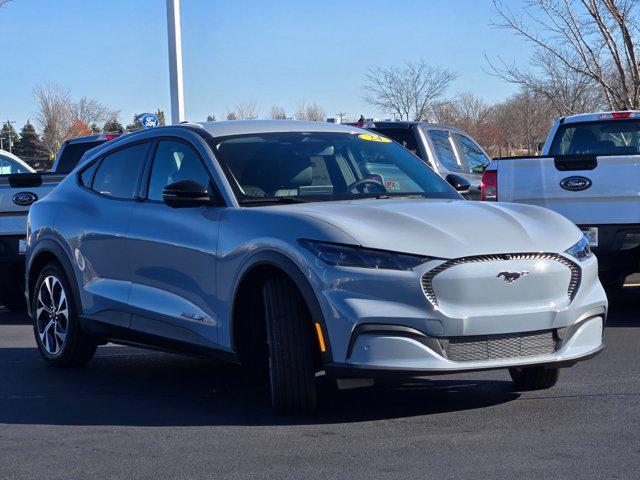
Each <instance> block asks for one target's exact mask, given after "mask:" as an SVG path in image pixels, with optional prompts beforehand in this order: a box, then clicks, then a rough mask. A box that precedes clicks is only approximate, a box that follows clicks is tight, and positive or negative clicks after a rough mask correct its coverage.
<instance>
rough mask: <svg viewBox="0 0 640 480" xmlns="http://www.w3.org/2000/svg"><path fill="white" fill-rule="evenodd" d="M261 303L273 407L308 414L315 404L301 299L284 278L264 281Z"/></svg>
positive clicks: (310, 345)
mask: <svg viewBox="0 0 640 480" xmlns="http://www.w3.org/2000/svg"><path fill="white" fill-rule="evenodd" d="M264 302H265V312H266V323H267V339H268V343H269V379H270V384H271V403H272V404H273V407H274V408H275V409H276V410H278V411H281V412H286V413H304V412H311V411H313V410H314V409H315V408H316V405H317V402H318V390H317V385H316V378H315V368H314V351H313V343H312V335H311V321H310V318H309V313H308V311H307V308H306V305H305V303H304V300H303V299H302V296H301V295H300V293H299V291H298V289H297V288H296V287H295V285H293V283H292V282H291V281H290V280H288V279H287V278H285V277H276V278H272V279H269V280H267V282H266V283H265V285H264Z"/></svg>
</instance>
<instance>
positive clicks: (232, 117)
mask: <svg viewBox="0 0 640 480" xmlns="http://www.w3.org/2000/svg"><path fill="white" fill-rule="evenodd" d="M227 120H238V116H237V115H236V112H233V111H232V112H227Z"/></svg>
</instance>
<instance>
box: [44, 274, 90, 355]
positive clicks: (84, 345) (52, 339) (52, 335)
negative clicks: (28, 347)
mask: <svg viewBox="0 0 640 480" xmlns="http://www.w3.org/2000/svg"><path fill="white" fill-rule="evenodd" d="M31 309H32V312H33V331H34V334H35V337H36V343H37V344H38V349H39V350H40V354H41V355H42V357H43V358H44V359H45V360H46V361H47V363H49V364H50V365H54V366H58V367H79V366H82V365H85V364H86V363H87V362H89V361H90V360H91V359H92V358H93V355H94V354H95V352H96V348H97V342H96V341H95V340H94V339H93V338H91V337H90V336H88V335H87V334H85V333H84V332H83V331H82V329H81V328H80V322H79V321H78V315H77V313H76V304H75V299H74V298H73V291H72V290H71V287H70V285H69V281H68V280H67V278H66V276H65V274H64V273H63V272H62V270H61V269H60V268H59V267H58V266H57V265H55V264H49V265H47V266H46V267H45V268H44V269H43V270H42V271H41V272H40V275H39V276H38V281H37V282H36V286H35V288H34V290H33V295H32V299H31Z"/></svg>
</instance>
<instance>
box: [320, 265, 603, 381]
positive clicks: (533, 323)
mask: <svg viewBox="0 0 640 480" xmlns="http://www.w3.org/2000/svg"><path fill="white" fill-rule="evenodd" d="M556 257H557V255H556ZM565 258H567V260H571V259H570V258H569V257H565ZM471 260H473V261H469V262H462V263H461V264H460V265H457V266H452V267H450V268H448V269H446V270H444V271H443V273H441V274H440V273H439V274H438V275H437V276H435V277H434V278H435V279H434V280H433V282H432V284H433V287H434V288H433V291H434V292H435V294H436V300H437V301H433V300H431V299H430V298H429V293H430V290H429V289H428V288H426V287H428V285H427V286H426V287H425V285H424V282H422V281H423V280H424V279H425V276H426V278H427V279H429V278H430V277H429V275H428V273H429V272H432V271H433V269H437V268H438V266H439V265H440V264H442V261H437V260H434V261H430V262H428V263H426V264H423V265H421V266H420V267H418V268H416V269H415V271H383V270H373V269H356V268H342V267H340V268H331V269H329V268H323V269H322V271H320V272H319V273H320V275H318V276H317V277H311V278H312V279H313V280H315V281H316V282H314V283H315V285H316V288H317V289H318V290H317V291H318V292H319V293H318V297H319V299H320V302H321V306H322V310H323V316H324V319H325V322H326V327H327V333H328V335H327V338H328V340H329V341H328V342H327V343H329V344H330V347H331V353H332V358H331V360H329V361H328V362H326V363H325V367H326V368H325V371H326V372H327V374H329V375H333V376H335V377H337V378H344V377H360V378H369V377H370V376H375V375H377V374H381V373H382V374H389V373H390V374H392V375H396V376H423V375H433V374H439V373H443V374H446V373H454V372H463V371H475V370H491V369H504V368H512V367H523V366H528V365H547V366H552V367H560V366H568V365H572V364H574V363H576V362H578V361H581V360H585V359H587V358H589V357H591V356H593V355H595V354H597V353H598V352H599V351H600V350H601V349H602V348H603V343H602V332H603V326H604V323H605V321H606V313H607V307H608V303H607V298H606V295H605V293H604V290H603V288H602V286H601V284H600V282H599V281H598V263H597V260H596V258H595V257H593V256H592V257H591V258H589V259H586V260H584V261H582V262H578V264H576V265H577V266H578V268H579V272H580V275H579V276H578V277H576V278H574V276H573V275H572V271H575V268H574V267H572V266H567V263H566V262H564V261H563V260H562V259H559V258H551V259H549V258H547V257H546V256H545V255H544V254H540V255H536V258H519V257H518V256H517V255H514V256H510V258H509V259H506V260H504V259H498V260H494V259H493V258H490V259H488V260H486V259H480V260H482V261H475V260H476V259H471ZM574 263H575V262H574ZM318 266H319V265H318ZM572 269H573V270H572ZM503 270H507V271H517V272H529V273H528V274H526V275H522V278H521V279H520V280H518V281H517V282H514V283H509V282H508V281H505V279H503V278H502V276H501V275H502V272H503ZM574 282H575V285H577V287H575V290H572V289H573V287H572V285H574ZM554 285H555V286H554ZM525 337H526V338H525ZM482 338H486V339H487V342H486V344H484V345H483V344H482V341H481V340H482ZM521 339H522V348H521V349H520V350H518V348H520V344H519V343H518V342H519V341H520V340H521ZM325 340H326V339H325ZM447 342H449V343H447ZM447 345H454V346H455V347H456V348H457V350H455V349H454V350H455V352H454V353H456V354H453V353H452V352H453V351H452V350H448V349H447V347H446V346H447ZM514 345H515V347H514ZM525 347H526V348H525ZM482 348H486V349H487V350H489V351H490V354H487V355H486V356H485V357H482V356H478V355H475V353H477V351H478V349H482ZM514 348H515V350H514ZM469 349H471V352H472V353H474V352H475V353H474V355H468V353H469V351H470V350H469ZM496 349H497V353H496V351H495V350H496Z"/></svg>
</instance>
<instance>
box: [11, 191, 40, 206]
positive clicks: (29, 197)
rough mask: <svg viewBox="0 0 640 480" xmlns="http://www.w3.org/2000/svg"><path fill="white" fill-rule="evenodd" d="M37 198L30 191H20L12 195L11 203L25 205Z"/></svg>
mask: <svg viewBox="0 0 640 480" xmlns="http://www.w3.org/2000/svg"><path fill="white" fill-rule="evenodd" d="M36 200H38V196H37V195H36V194H35V193H32V192H20V193H16V194H15V195H14V196H13V203H15V204H16V205H20V206H21V207H27V206H29V205H31V204H32V203H33V202H35V201H36Z"/></svg>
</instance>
